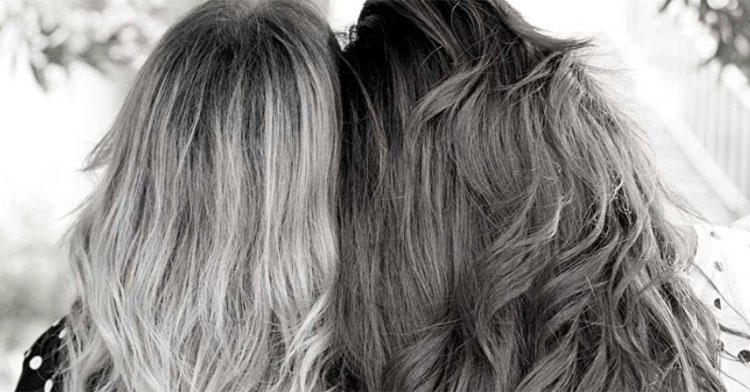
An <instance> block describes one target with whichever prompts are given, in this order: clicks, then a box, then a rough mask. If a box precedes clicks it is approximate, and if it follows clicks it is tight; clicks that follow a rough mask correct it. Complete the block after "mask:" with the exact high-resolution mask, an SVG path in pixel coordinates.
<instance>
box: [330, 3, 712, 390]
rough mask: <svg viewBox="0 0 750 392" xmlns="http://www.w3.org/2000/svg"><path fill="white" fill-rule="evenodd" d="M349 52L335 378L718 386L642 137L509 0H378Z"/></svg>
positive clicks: (460, 386) (390, 386) (581, 52)
mask: <svg viewBox="0 0 750 392" xmlns="http://www.w3.org/2000/svg"><path fill="white" fill-rule="evenodd" d="M350 39H351V41H350V43H349V44H348V45H347V47H346V48H345V49H344V57H345V59H346V61H347V63H348V66H347V67H346V68H344V69H343V70H342V73H343V76H342V77H343V80H342V88H343V92H342V97H343V102H345V106H344V115H345V117H344V118H345V122H344V124H345V127H344V132H343V136H342V137H343V143H342V145H343V146H344V149H343V151H342V164H341V167H342V171H341V183H342V185H341V209H340V210H341V216H340V232H341V238H340V241H341V248H340V257H341V260H342V263H341V265H340V271H339V280H338V285H337V287H336V290H337V293H336V295H335V301H336V316H337V321H336V322H337V324H336V325H337V338H336V339H337V345H338V350H340V352H339V356H340V362H341V366H340V371H339V374H338V380H339V384H340V385H344V386H345V387H346V388H349V389H357V390H360V389H361V390H373V391H374V390H403V391H480V390H482V391H486V390H496V391H528V392H532V391H533V392H537V391H539V392H541V391H673V392H677V391H680V392H683V391H720V390H723V386H722V384H721V381H720V379H719V377H718V372H717V370H716V368H717V361H718V356H717V355H718V348H717V346H716V337H717V325H716V322H715V320H714V319H713V318H712V316H711V315H710V314H709V312H708V310H707V309H706V308H705V307H704V306H703V305H702V304H701V303H700V302H699V300H698V299H697V298H696V296H695V295H694V293H692V291H691V289H690V287H689V285H688V282H687V279H686V274H685V269H686V268H688V266H689V265H690V263H691V260H692V256H693V251H694V248H695V244H694V241H693V240H692V239H691V238H690V237H689V234H688V233H687V232H686V231H682V230H681V229H680V228H678V227H677V226H675V225H673V224H671V223H670V222H669V221H668V220H667V218H666V213H665V210H666V209H667V206H669V205H671V204H672V202H671V201H670V198H669V197H668V193H667V192H666V191H665V188H664V186H663V185H662V184H661V182H660V181H659V179H658V177H657V176H656V175H655V173H656V171H655V168H654V167H653V165H652V163H651V161H650V156H649V154H648V153H647V150H646V148H645V146H644V140H643V137H642V133H641V131H640V130H639V128H638V126H637V124H635V123H634V121H632V120H631V119H630V118H629V117H628V115H627V113H626V112H625V111H624V110H622V108H621V105H620V104H618V102H617V101H616V100H615V99H614V98H612V97H610V96H609V95H608V94H607V92H606V91H605V89H604V88H603V87H602V85H601V83H600V82H598V81H597V80H596V78H595V72H594V70H593V69H592V67H591V66H589V65H587V61H586V54H587V50H586V48H588V47H589V46H590V45H589V43H588V42H586V41H577V40H563V39H555V38H552V37H549V36H545V35H544V34H542V33H540V32H539V31H538V30H536V29H534V28H533V27H532V26H530V25H529V24H528V23H526V22H525V21H524V20H523V19H522V18H521V16H520V15H519V14H518V13H517V12H516V11H514V10H513V9H511V8H510V7H509V6H508V4H506V3H505V2H504V1H502V0H463V1H459V0H444V1H427V0H412V1H394V0H369V1H367V3H366V4H365V7H364V9H363V11H362V13H361V14H360V17H359V20H358V22H357V25H356V26H355V28H354V29H353V31H352V35H351V37H350Z"/></svg>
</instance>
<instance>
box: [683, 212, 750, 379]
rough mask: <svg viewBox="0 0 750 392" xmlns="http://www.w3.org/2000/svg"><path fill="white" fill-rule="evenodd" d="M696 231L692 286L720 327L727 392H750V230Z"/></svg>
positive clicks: (704, 227)
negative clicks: (735, 391)
mask: <svg viewBox="0 0 750 392" xmlns="http://www.w3.org/2000/svg"><path fill="white" fill-rule="evenodd" d="M695 231H696V233H697V237H698V247H697V251H696V254H695V258H694V262H693V265H692V267H691V269H690V283H691V285H692V287H693V290H694V291H695V293H696V295H697V296H698V298H700V299H701V301H702V302H703V303H704V304H705V305H706V306H707V307H708V308H709V309H711V311H712V313H713V314H714V317H715V318H716V320H717V321H718V323H719V325H720V326H721V332H720V335H719V339H720V341H721V342H720V346H721V347H723V350H722V354H721V360H720V367H721V372H722V374H723V376H724V381H725V383H726V384H727V387H730V388H729V389H728V390H731V391H733V390H749V391H750V230H747V229H744V228H743V227H742V226H738V225H731V226H728V227H725V226H716V225H697V226H695ZM741 387H746V388H747V389H741Z"/></svg>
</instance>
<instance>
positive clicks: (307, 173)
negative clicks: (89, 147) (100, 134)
mask: <svg viewBox="0 0 750 392" xmlns="http://www.w3.org/2000/svg"><path fill="white" fill-rule="evenodd" d="M338 61H339V46H338V43H337V41H336V39H335V37H334V35H333V34H332V32H331V30H330V29H329V27H328V25H327V24H326V23H325V21H324V20H323V19H322V17H321V16H319V15H318V13H317V12H316V11H315V10H313V9H312V8H311V7H310V6H308V5H305V4H303V3H299V2H295V1H255V2H247V1H238V0H235V1H231V0H225V1H221V0H212V1H209V2H207V3H205V4H203V5H201V6H199V7H198V8H197V9H195V10H193V11H192V12H190V13H189V14H188V15H187V16H185V17H184V18H182V19H181V20H180V21H179V22H178V23H176V24H175V25H174V26H173V27H171V28H170V29H169V31H168V32H167V33H166V34H165V36H164V37H163V38H162V39H161V41H160V42H159V43H158V45H157V46H156V48H155V49H154V51H153V52H152V54H151V55H150V57H149V58H148V60H147V61H146V63H145V65H144V66H143V68H142V69H141V70H140V71H139V73H138V75H137V78H136V81H135V84H134V86H133V87H132V90H131V92H130V93H129V95H128V96H127V98H126V99H125V102H124V104H123V106H122V108H121V110H120V112H119V114H118V116H117V119H116V121H115V123H114V125H113V127H112V128H111V130H110V131H109V133H107V134H106V136H105V137H104V139H103V140H102V141H101V142H100V143H99V145H98V146H97V147H96V149H95V151H94V152H93V155H92V159H91V163H90V165H89V168H90V169H95V168H100V167H101V168H102V172H101V179H100V182H99V184H98V186H97V187H96V189H95V191H94V192H93V194H92V195H91V196H90V197H89V198H88V200H86V202H85V203H84V204H83V205H82V207H81V209H80V211H79V215H78V218H77V220H76V222H75V223H74V225H73V227H72V228H71V230H70V234H69V238H68V240H67V241H68V244H69V246H70V249H71V255H70V262H71V269H72V272H73V276H74V281H75V284H76V289H77V294H78V296H79V297H78V298H77V300H76V301H75V304H74V306H73V309H72V311H71V313H70V315H69V316H67V317H66V318H65V319H64V320H63V321H62V322H60V323H59V325H57V326H55V327H54V328H53V329H52V330H51V331H50V332H48V333H47V334H46V336H47V339H46V340H45V339H41V341H40V342H38V343H37V344H36V345H35V346H34V347H33V348H32V352H30V353H29V354H28V355H27V358H26V360H25V362H24V369H25V373H24V374H23V375H22V377H21V380H20V382H19V386H18V390H19V391H29V390H42V389H44V390H45V391H49V390H50V389H53V390H65V391H83V390H85V391H161V392H163V391H249V390H262V391H285V392H286V391H290V390H300V391H302V390H304V391H307V390H322V387H320V386H319V385H320V383H321V381H322V380H321V378H320V374H322V373H323V371H322V370H321V369H322V368H324V367H325V366H326V365H327V363H328V360H329V358H328V352H327V350H326V347H328V346H329V345H330V343H329V341H330V339H331V337H332V333H333V331H332V330H330V328H329V327H330V324H329V323H325V318H326V316H325V311H326V310H327V309H328V308H329V307H330V306H329V304H328V303H329V302H330V301H331V288H332V287H333V285H332V283H333V281H334V278H335V272H336V268H337V262H338V261H337V249H336V229H335V228H336V222H335V197H336V187H337V172H338V168H337V164H338V155H339V154H338V151H339V147H338V145H339V140H338V135H339V128H340V125H339V124H340V106H341V105H340V103H339V98H338V97H339V90H340V89H339V86H338V70H337V68H338V65H337V62H338ZM50 345H55V346H56V345H59V346H60V350H49V346H50ZM40 350H42V351H40ZM44 350H47V351H44ZM58 362H59V363H58Z"/></svg>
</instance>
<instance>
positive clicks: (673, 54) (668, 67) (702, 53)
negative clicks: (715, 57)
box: [626, 0, 750, 217]
mask: <svg viewBox="0 0 750 392" xmlns="http://www.w3.org/2000/svg"><path fill="white" fill-rule="evenodd" d="M628 3H629V4H628V7H626V9H627V11H626V12H627V31H628V35H629V36H630V39H632V40H633V41H634V42H635V44H636V45H637V46H638V48H639V50H640V51H641V52H642V54H643V56H644V57H645V59H646V60H647V61H648V63H649V64H650V65H652V66H654V67H655V68H656V69H657V71H658V73H659V75H660V77H661V78H662V79H663V80H662V81H663V83H664V86H665V87H666V88H667V89H669V90H671V91H669V94H668V96H670V97H673V98H674V100H675V101H676V102H674V103H673V104H674V108H675V111H676V114H677V116H678V117H679V119H680V122H682V126H681V127H680V129H681V130H683V131H681V132H682V133H681V134H678V137H679V139H681V140H678V142H680V144H681V146H682V147H683V152H684V153H686V154H687V156H688V158H689V159H691V160H693V161H694V162H698V164H697V167H696V168H697V169H698V171H699V172H700V173H701V175H702V176H703V177H704V178H705V179H706V180H707V182H709V183H710V184H712V186H714V187H715V188H716V189H715V191H716V193H717V197H719V198H721V200H722V202H723V203H724V204H725V206H726V207H727V208H728V209H729V210H730V211H731V212H732V213H733V214H735V215H736V216H737V217H739V216H743V215H746V214H748V213H750V83H748V79H747V77H746V76H745V75H744V74H742V72H741V71H739V70H738V69H737V67H734V66H731V65H729V66H725V67H721V66H720V65H719V64H717V63H716V62H715V61H712V62H709V63H707V64H706V59H708V58H709V57H710V56H711V54H712V51H713V49H714V47H715V41H714V39H713V38H712V37H711V35H710V34H709V33H708V31H706V30H705V28H704V27H703V26H702V25H700V23H699V22H698V20H697V15H696V14H695V12H694V11H693V10H692V9H689V8H686V7H684V6H681V4H673V5H672V6H671V7H670V8H669V9H667V10H666V11H665V12H664V13H662V14H659V13H658V9H659V7H660V5H661V3H662V0H630V1H629V2H628ZM673 3H681V2H679V1H674V2H673Z"/></svg>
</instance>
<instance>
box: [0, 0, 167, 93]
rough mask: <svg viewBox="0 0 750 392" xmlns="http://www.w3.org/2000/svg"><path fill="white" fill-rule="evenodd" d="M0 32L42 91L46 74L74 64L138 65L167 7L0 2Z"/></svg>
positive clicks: (142, 2)
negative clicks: (5, 35)
mask: <svg viewBox="0 0 750 392" xmlns="http://www.w3.org/2000/svg"><path fill="white" fill-rule="evenodd" d="M0 3H1V4H0V33H8V34H10V35H11V36H12V37H13V39H12V42H11V48H10V49H11V51H12V52H13V55H14V57H15V59H16V60H15V61H14V63H16V64H17V62H18V61H20V62H21V63H27V64H28V66H29V67H30V68H31V71H32V72H33V74H34V77H35V79H36V81H37V82H38V83H39V85H40V86H41V87H42V88H44V89H45V90H46V89H48V88H49V87H50V85H51V83H50V76H51V75H52V76H54V75H55V73H57V74H60V73H61V72H60V71H63V72H62V73H65V74H67V73H68V71H69V70H70V67H71V65H73V64H75V63H83V64H88V65H89V66H92V67H94V68H96V69H99V70H104V69H105V68H106V66H107V65H108V64H129V65H134V66H138V65H139V63H140V62H141V61H143V59H144V58H145V54H146V53H148V50H149V49H150V47H151V46H152V45H153V43H154V42H155V41H156V40H157V39H158V37H159V36H160V35H161V33H162V32H163V30H164V28H165V25H166V19H167V9H166V5H165V4H164V1H158V0H3V2H0Z"/></svg>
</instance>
